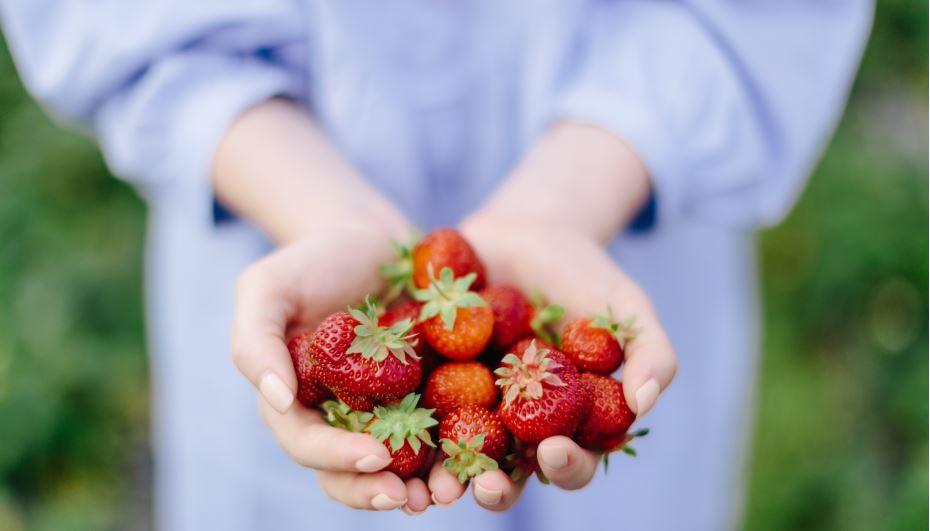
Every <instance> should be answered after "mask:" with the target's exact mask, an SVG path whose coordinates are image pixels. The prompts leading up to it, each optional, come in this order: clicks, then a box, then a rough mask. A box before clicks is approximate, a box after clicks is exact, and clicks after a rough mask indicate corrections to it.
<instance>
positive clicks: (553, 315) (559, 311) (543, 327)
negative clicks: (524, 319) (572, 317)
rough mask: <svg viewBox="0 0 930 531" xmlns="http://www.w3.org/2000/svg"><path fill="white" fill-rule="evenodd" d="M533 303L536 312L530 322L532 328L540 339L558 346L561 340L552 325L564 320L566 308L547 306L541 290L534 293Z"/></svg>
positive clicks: (553, 305) (556, 305)
mask: <svg viewBox="0 0 930 531" xmlns="http://www.w3.org/2000/svg"><path fill="white" fill-rule="evenodd" d="M531 303H532V304H533V308H534V309H535V312H534V314H533V319H532V320H531V321H530V328H531V329H532V330H533V332H534V333H535V334H536V337H538V338H539V339H541V340H543V341H545V342H546V343H549V344H552V345H556V346H558V345H559V344H560V343H561V338H560V337H559V335H558V333H556V332H555V330H553V328H552V325H553V324H555V323H557V322H559V321H561V320H562V317H564V316H565V308H563V307H561V306H559V305H558V304H547V302H546V298H545V296H544V295H543V294H542V292H541V291H539V290H536V291H534V292H533V298H532V301H531Z"/></svg>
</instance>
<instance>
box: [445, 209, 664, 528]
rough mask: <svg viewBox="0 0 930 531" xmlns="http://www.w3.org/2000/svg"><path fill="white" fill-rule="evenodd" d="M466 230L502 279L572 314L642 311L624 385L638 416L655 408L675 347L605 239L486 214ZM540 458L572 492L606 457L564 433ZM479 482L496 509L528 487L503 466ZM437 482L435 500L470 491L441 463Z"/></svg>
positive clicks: (484, 500) (479, 498)
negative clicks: (538, 293)
mask: <svg viewBox="0 0 930 531" xmlns="http://www.w3.org/2000/svg"><path fill="white" fill-rule="evenodd" d="M461 230H462V232H463V234H464V235H465V237H466V238H467V239H468V241H469V242H471V244H472V245H473V246H474V247H475V249H476V250H477V252H478V254H479V255H480V256H481V258H482V259H483V260H484V263H485V266H486V267H487V271H488V276H489V278H491V279H493V280H494V282H497V283H509V284H513V285H515V286H517V287H518V288H521V289H522V290H524V291H525V292H527V293H531V292H533V291H534V290H541V291H542V292H543V293H545V295H546V296H547V298H548V299H549V300H550V301H552V302H557V303H558V304H561V305H562V306H564V307H565V309H566V314H567V315H568V316H569V317H573V316H583V315H588V314H590V313H591V312H602V311H603V310H604V308H605V306H607V305H610V306H611V307H612V308H613V311H614V312H615V314H616V315H617V316H618V317H619V318H625V317H627V316H629V315H635V316H636V323H637V325H638V326H639V327H640V333H639V335H638V336H637V337H636V339H635V340H634V341H632V342H630V343H629V345H628V346H627V348H626V349H625V356H626V360H625V364H624V368H623V377H622V380H623V390H624V395H625V398H626V401H627V404H629V406H630V408H631V409H632V410H633V411H634V412H635V413H636V414H637V417H638V418H640V417H642V416H643V415H645V414H646V413H648V412H649V410H650V409H652V407H653V406H654V405H655V403H656V400H657V399H658V397H659V395H660V393H661V392H662V391H663V390H664V389H665V388H666V387H667V386H668V385H669V384H670V383H671V381H672V379H673V378H674V376H675V371H676V370H677V367H678V361H677V358H676V356H675V350H674V348H673V347H672V344H671V342H670V341H669V339H668V337H667V336H666V334H665V331H664V330H663V328H662V326H661V324H660V323H659V319H658V316H657V315H656V311H655V308H654V307H653V305H652V302H651V301H650V300H649V297H648V296H647V295H646V294H645V293H644V292H643V290H642V289H640V288H639V287H638V286H637V285H636V283H635V282H633V281H632V280H631V279H630V278H629V277H628V276H627V275H625V274H624V273H623V271H621V270H620V269H619V268H618V267H617V265H616V263H615V262H614V261H613V259H612V258H611V257H610V256H609V255H608V254H607V252H606V251H605V250H604V248H603V247H602V245H601V244H600V243H598V242H597V241H595V240H594V239H593V238H589V237H586V236H584V235H582V234H580V233H578V232H576V231H573V230H571V229H567V228H565V227H563V226H560V225H559V224H558V223H553V224H551V225H549V224H543V225H540V224H538V223H532V224H531V223H524V222H521V221H520V220H517V219H511V218H499V217H498V218H492V217H488V216H482V215H477V216H473V217H472V218H470V219H468V220H466V221H465V222H464V223H463V224H462V226H461ZM537 457H538V460H539V466H540V469H541V471H542V472H543V473H544V474H545V475H546V477H547V478H548V479H549V480H550V481H551V482H552V483H553V484H554V485H556V486H558V487H561V488H563V489H566V490H575V489H580V488H582V487H584V486H585V485H587V484H588V483H589V482H590V481H591V479H592V478H593V477H594V473H595V472H596V471H597V465H598V462H599V459H598V455H597V454H595V453H593V452H590V451H588V450H585V449H583V448H581V447H579V446H578V445H577V444H576V443H575V442H573V441H572V440H571V439H569V438H568V437H561V436H560V437H551V438H549V439H546V440H545V441H543V442H542V443H540V445H539V447H538V448H537ZM472 484H473V488H472V490H473V494H474V497H475V500H476V502H477V503H478V504H479V505H481V506H482V507H484V508H486V509H489V510H493V511H502V510H507V509H509V508H510V507H511V506H513V504H514V503H516V501H517V500H518V499H519V497H520V492H521V490H522V487H523V483H522V482H520V483H514V482H513V481H511V480H510V478H509V477H508V476H507V475H506V474H504V473H503V472H501V471H500V470H493V471H489V472H485V473H484V474H482V475H480V476H478V477H476V478H474V479H473V480H472ZM429 487H430V488H431V489H432V491H433V496H434V500H435V498H436V497H437V496H439V493H440V492H441V493H442V494H443V495H444V496H447V498H444V499H442V500H435V501H437V502H452V501H454V500H455V499H457V498H458V497H459V496H461V495H462V494H463V493H464V490H465V486H464V485H459V484H458V482H456V481H455V478H453V477H452V476H451V475H450V474H449V473H448V472H445V471H444V470H442V469H441V468H435V469H434V470H433V473H432V474H431V475H430V479H429Z"/></svg>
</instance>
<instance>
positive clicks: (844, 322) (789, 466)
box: [0, 0, 928, 531]
mask: <svg viewBox="0 0 930 531" xmlns="http://www.w3.org/2000/svg"><path fill="white" fill-rule="evenodd" d="M927 15H928V14H927V4H926V3H925V2H917V1H914V0H882V1H880V2H879V5H878V8H877V14H876V23H875V28H874V32H873V36H872V39H871V41H870V44H869V47H868V50H867V52H866V55H865V59H864V62H863V66H862V70H861V71H860V74H859V77H858V80H857V83H856V86H855V89H854V93H853V96H852V99H851V102H850V105H849V108H848V111H847V112H846V115H845V117H844V118H843V121H842V123H841V124H840V127H839V130H838V132H837V135H836V137H835V138H834V140H833V142H832V143H831V145H830V147H829V149H828V150H827V152H826V155H825V157H824V159H823V161H822V162H821V163H820V165H819V166H818V168H817V170H816V172H815V174H814V176H813V178H812V180H811V183H810V185H809V186H808V188H807V190H806V192H805V193H804V196H803V197H802V199H801V201H800V203H799V204H798V206H797V208H796V209H795V210H794V211H793V213H792V214H791V216H790V217H789V218H788V219H787V220H786V222H785V223H784V224H782V225H781V226H779V227H777V228H775V229H771V230H768V231H765V232H764V233H763V234H762V235H761V238H760V252H761V265H762V271H763V300H764V316H765V343H764V353H763V359H762V375H761V389H760V393H759V398H758V415H757V419H756V429H755V439H754V444H753V448H752V454H751V466H750V477H749V485H750V491H749V494H748V499H747V505H746V516H745V525H744V527H745V528H746V529H753V530H756V529H762V530H765V529H779V530H780V529H818V530H820V529H843V530H855V529H863V530H866V529H868V530H877V529H895V530H897V529H901V530H912V529H921V530H923V529H927V527H928V522H927V519H928V516H927V515H928V512H927V511H928V489H927V482H928V477H927V470H928V462H927V435H928V433H927V419H928V416H927V415H928V411H927V404H928V366H927V360H928V352H927V322H928V315H927V292H928V291H927V290H928V286H927V259H928V254H927V253H928V249H927V222H928V213H927V194H928V190H927V179H928V175H927V160H928V159H927V155H928V154H927V145H928V144H927V142H928V138H927V116H928V108H927V89H928V87H927V42H928V41H927ZM0 46H2V45H0ZM144 222H145V213H144V206H143V204H142V203H141V201H140V200H139V199H138V198H137V197H136V196H135V195H134V193H133V192H132V191H131V190H130V189H129V188H128V187H126V186H125V185H123V184H121V183H120V182H119V181H116V180H115V179H113V178H111V177H110V176H109V174H108V172H107V170H106V168H105V166H104V164H103V162H102V160H101V158H100V156H99V154H98V152H97V150H96V149H95V148H94V146H93V144H92V143H91V142H90V141H89V140H87V139H86V138H83V137H81V136H80V135H77V134H74V133H68V132H65V131H63V130H61V129H60V128H58V127H56V125H55V124H53V123H52V122H51V121H50V120H49V119H48V118H47V117H46V116H45V115H44V114H43V113H42V111H41V110H40V109H39V108H38V106H37V105H36V104H35V103H34V102H32V101H31V100H30V99H29V97H28V96H27V95H26V94H25V93H24V91H23V89H22V86H21V85H20V82H19V80H18V79H17V77H16V74H15V70H14V68H13V65H12V63H11V61H10V58H9V55H8V54H7V52H6V49H5V48H2V47H0V529H2V530H10V531H13V530H18V529H106V528H120V529H147V528H149V527H150V521H149V518H150V517H149V515H150V508H149V507H148V503H147V496H148V493H147V489H148V482H149V476H148V471H149V468H150V466H149V454H148V447H147V441H148V398H147V396H148V387H147V385H148V384H147V366H146V359H145V343H144V321H143V315H142V296H141V286H142V276H141V271H142V261H141V260H142V254H143V238H144Z"/></svg>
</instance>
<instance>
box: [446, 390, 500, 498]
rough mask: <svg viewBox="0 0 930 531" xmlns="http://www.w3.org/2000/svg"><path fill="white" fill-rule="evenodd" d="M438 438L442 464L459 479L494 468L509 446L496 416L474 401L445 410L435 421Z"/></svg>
mask: <svg viewBox="0 0 930 531" xmlns="http://www.w3.org/2000/svg"><path fill="white" fill-rule="evenodd" d="M439 440H440V444H441V445H442V451H443V453H444V454H445V455H446V460H445V461H443V463H442V466H443V467H444V468H445V469H446V470H448V471H449V472H451V473H452V474H453V475H455V476H456V477H457V478H458V480H459V481H460V482H461V483H465V482H466V481H468V480H469V479H470V478H473V477H475V476H477V475H479V474H481V473H482V472H484V471H486V470H494V469H496V468H497V467H498V461H500V460H502V459H503V458H504V456H505V455H506V454H507V448H508V447H509V446H510V434H508V433H507V430H505V429H504V424H503V423H502V422H501V419H500V416H499V415H498V414H497V413H495V412H493V411H489V410H487V409H485V408H483V407H481V406H475V405H470V406H463V407H460V408H458V409H455V410H453V411H452V412H451V413H449V414H448V415H447V416H446V418H444V419H443V420H442V422H441V423H440V424H439Z"/></svg>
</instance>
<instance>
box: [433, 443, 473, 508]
mask: <svg viewBox="0 0 930 531" xmlns="http://www.w3.org/2000/svg"><path fill="white" fill-rule="evenodd" d="M429 490H430V492H431V493H432V495H431V496H430V497H431V498H432V500H433V503H435V504H436V505H441V506H447V505H451V504H452V503H453V502H455V500H457V499H459V498H461V497H462V494H464V493H465V485H463V484H462V483H459V480H458V479H456V478H455V476H453V475H452V474H451V473H449V471H448V470H446V469H445V468H443V466H442V457H441V454H440V457H439V458H438V459H437V460H436V462H435V463H433V468H432V469H430V472H429Z"/></svg>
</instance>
